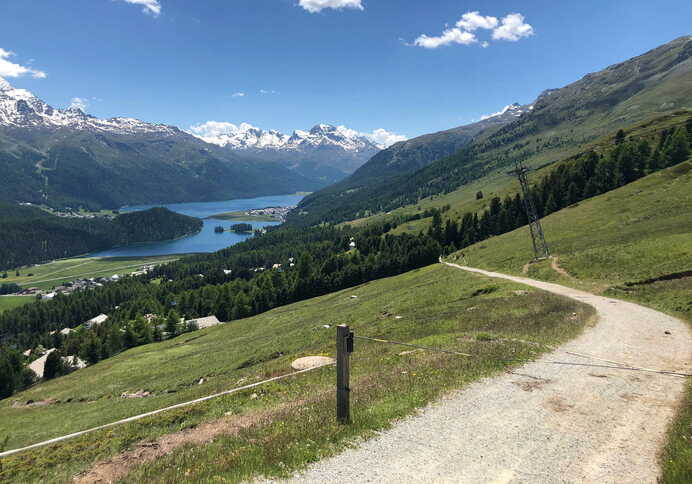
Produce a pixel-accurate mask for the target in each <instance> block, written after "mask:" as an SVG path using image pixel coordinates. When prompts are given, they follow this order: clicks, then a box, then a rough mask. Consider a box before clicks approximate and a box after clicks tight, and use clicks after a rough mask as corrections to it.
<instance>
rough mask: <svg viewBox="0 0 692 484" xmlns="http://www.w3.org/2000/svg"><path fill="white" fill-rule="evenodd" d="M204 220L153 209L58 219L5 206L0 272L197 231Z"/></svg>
mask: <svg viewBox="0 0 692 484" xmlns="http://www.w3.org/2000/svg"><path fill="white" fill-rule="evenodd" d="M201 227H202V221H201V220H199V219H196V218H194V217H188V216H186V215H181V214H178V213H174V212H171V211H170V210H168V209H165V208H152V209H149V210H144V211H140V212H132V213H126V214H122V215H118V216H116V217H115V218H113V219H112V220H108V219H103V218H91V219H86V218H66V217H58V216H55V215H52V214H50V213H48V212H45V211H43V210H41V209H39V208H37V207H29V206H19V205H12V204H7V203H2V202H0V233H2V246H0V270H7V269H12V268H15V267H19V266H23V265H29V264H36V263H39V262H45V261H48V260H51V259H59V258H64V257H69V256H75V255H81V254H86V253H88V252H93V251H96V250H104V249H108V248H113V247H119V246H123V245H129V244H133V243H138V242H152V241H157V240H168V239H174V238H177V237H181V236H183V235H188V234H191V233H195V232H198V231H199V230H200V229H201Z"/></svg>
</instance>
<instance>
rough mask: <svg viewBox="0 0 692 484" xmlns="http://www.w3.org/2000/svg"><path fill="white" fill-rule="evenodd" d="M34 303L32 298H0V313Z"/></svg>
mask: <svg viewBox="0 0 692 484" xmlns="http://www.w3.org/2000/svg"><path fill="white" fill-rule="evenodd" d="M34 301H36V299H35V298H34V297H32V296H0V313H2V312H3V311H7V310H8V309H14V308H18V307H19V306H24V305H25V304H29V303H30V302H34Z"/></svg>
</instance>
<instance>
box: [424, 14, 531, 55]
mask: <svg viewBox="0 0 692 484" xmlns="http://www.w3.org/2000/svg"><path fill="white" fill-rule="evenodd" d="M479 29H480V30H491V31H492V39H493V40H509V41H512V42H516V41H517V40H519V39H521V38H523V37H528V36H530V35H533V27H532V26H531V25H529V24H527V23H525V22H524V16H523V15H522V14H520V13H510V14H509V15H507V16H505V17H503V18H502V20H498V19H497V17H491V16H483V15H481V14H480V13H479V12H477V11H473V12H466V13H465V14H464V15H462V16H461V19H459V21H457V23H456V26H455V27H453V28H445V30H444V31H443V32H442V34H441V35H438V36H429V35H425V34H423V35H421V36H419V37H418V38H417V39H416V40H415V41H414V42H413V45H416V46H418V47H424V48H426V49H437V48H438V47H442V46H445V45H452V44H461V45H471V44H476V43H478V42H479V40H478V38H477V37H476V33H475V32H476V31H477V30H479ZM489 45H490V42H488V41H487V40H482V41H481V42H480V46H481V47H483V48H484V49H485V48H486V47H488V46H489Z"/></svg>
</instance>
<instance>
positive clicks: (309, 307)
mask: <svg viewBox="0 0 692 484" xmlns="http://www.w3.org/2000/svg"><path fill="white" fill-rule="evenodd" d="M518 289H521V286H518V285H515V284H512V283H507V282H497V281H492V282H491V281H488V280H487V279H485V278H480V277H476V276H473V275H468V274H464V273H462V272H461V271H457V270H454V269H450V268H446V267H442V266H440V265H436V266H432V267H427V268H424V269H421V270H417V271H413V272H410V273H407V274H404V275H401V276H397V277H392V278H387V279H383V280H380V281H377V282H371V283H368V284H365V285H362V286H359V287H356V288H352V289H349V290H346V291H340V292H335V293H333V294H330V295H327V296H323V297H319V298H315V299H310V300H308V301H303V302H300V303H296V304H293V305H290V306H286V307H283V308H279V309H275V310H273V311H270V312H268V313H266V314H263V315H259V316H255V317H252V318H248V319H242V320H239V321H235V322H234V323H232V324H226V325H222V326H219V327H216V328H211V329H207V330H204V331H202V332H199V333H197V334H195V335H189V334H188V335H182V336H180V337H178V338H175V339H172V340H169V341H166V342H163V343H157V344H153V345H146V346H141V347H139V348H136V349H132V350H129V351H127V352H125V353H122V354H121V355H119V356H116V357H114V358H111V359H109V360H105V361H103V362H100V363H98V364H96V365H93V366H91V367H89V368H86V369H84V370H79V371H78V372H76V373H73V374H71V375H68V376H66V377H62V378H58V379H56V380H53V381H51V382H47V383H43V384H39V385H37V386H35V387H33V388H31V389H29V390H28V391H26V392H23V393H20V394H17V395H15V396H14V397H12V398H9V399H6V400H3V401H1V402H0V409H1V410H0V415H1V416H0V426H1V427H2V428H3V430H4V431H5V432H7V435H9V438H10V440H9V442H8V448H14V447H16V446H21V445H25V444H29V443H32V442H37V441H40V440H43V439H46V438H50V437H54V436H57V435H62V434H65V433H69V432H73V431H76V430H80V429H84V428H88V427H90V426H93V425H98V424H102V423H106V422H109V421H112V420H115V419H117V418H122V417H126V416H130V415H135V414H138V413H141V412H144V411H147V410H153V409H156V408H160V407H163V406H166V405H170V404H174V403H177V402H183V401H187V400H190V399H193V398H197V397H201V396H204V395H208V394H211V393H214V392H218V391H222V390H226V389H228V388H233V387H237V386H241V385H243V384H244V383H245V384H246V383H250V382H255V381H259V380H261V379H265V378H268V377H271V376H276V375H282V374H286V373H288V372H290V371H291V369H290V364H291V362H292V361H293V360H294V359H295V358H297V357H301V356H306V355H319V354H326V355H333V345H334V343H333V338H334V329H333V326H334V325H336V324H342V323H348V324H351V326H352V327H353V328H355V330H356V331H357V332H358V333H359V334H362V335H368V336H375V337H378V336H382V337H388V338H391V339H395V340H403V341H409V342H412V343H418V344H423V345H430V346H439V347H447V348H453V349H455V350H458V351H464V352H470V353H473V354H474V355H476V356H477V358H473V359H468V358H459V357H458V356H454V355H444V354H443V355H440V354H435V353H427V352H415V351H414V352H408V353H407V352H405V351H404V350H406V349H407V348H403V349H402V348H401V347H397V346H390V345H386V346H382V345H377V344H372V343H368V342H361V341H358V342H357V343H356V345H357V348H356V353H355V354H354V358H353V366H352V382H353V395H352V399H353V415H354V418H355V421H354V424H353V425H350V426H341V425H337V424H336V423H335V422H334V418H333V411H334V410H333V405H334V401H333V378H334V373H333V369H331V368H324V369H321V370H318V371H316V372H313V373H308V374H304V375H298V376H295V377H293V378H292V379H290V380H284V381H280V382H274V383H271V384H269V385H266V386H262V387H258V388H256V389H252V390H248V391H245V392H242V393H239V394H236V395H230V396H227V397H222V398H219V399H215V400H211V401H208V402H205V403H202V404H200V405H198V406H195V407H189V408H182V409H178V410H173V411H170V412H167V413H163V414H160V415H157V416H155V417H152V418H148V419H145V420H142V421H139V422H134V423H132V424H128V425H125V426H121V427H116V428H113V429H108V430H104V431H100V432H96V433H93V434H89V435H85V436H83V437H79V438H77V439H75V440H73V441H68V442H64V443H60V444H57V445H54V446H50V447H44V448H39V449H35V450H33V451H32V452H31V453H25V454H18V455H16V456H12V457H8V458H3V466H2V470H0V477H1V478H3V479H4V480H12V481H21V482H38V481H42V482H47V481H48V482H62V481H64V480H65V479H68V478H71V476H73V475H74V474H76V473H79V472H81V471H83V470H85V469H89V468H90V467H91V465H92V464H93V463H94V462H96V461H99V460H102V459H107V458H109V457H110V456H113V455H115V454H118V453H120V452H122V451H125V450H127V449H137V448H140V446H139V444H140V443H141V442H143V441H150V440H151V439H157V438H159V437H161V436H163V435H166V434H170V433H173V432H179V431H181V430H188V431H189V430H192V429H194V428H195V427H197V428H200V429H203V428H209V427H208V425H211V426H219V427H218V428H219V432H218V433H217V434H215V438H214V443H213V444H210V445H205V446H202V447H197V446H194V447H190V449H194V450H195V454H196V457H195V462H194V464H193V463H192V462H190V463H189V464H186V465H185V466H184V467H183V468H182V470H181V468H180V467H179V466H178V465H170V463H171V460H173V461H177V462H180V461H181V459H182V458H183V457H182V454H181V452H185V451H186V449H185V448H179V449H176V448H174V449H171V452H170V455H166V453H164V454H163V455H160V456H159V457H160V458H159V459H158V460H157V461H156V462H154V463H149V464H148V463H147V460H148V459H139V458H138V459H135V460H134V461H133V464H135V465H130V464H128V465H124V466H122V467H121V468H120V471H119V476H120V477H124V475H125V474H128V473H132V474H131V475H130V479H131V480H133V481H151V480H169V481H179V480H180V479H186V480H195V481H196V480H206V479H207V478H209V477H210V476H211V475H217V476H220V475H223V476H225V477H227V478H228V479H230V480H231V481H233V482H238V481H244V480H247V479H249V478H251V477H253V476H258V475H259V474H261V473H264V472H266V473H268V474H269V475H274V476H277V475H285V474H286V473H287V472H288V471H290V470H292V469H295V468H298V467H301V466H302V465H304V464H305V463H307V462H308V461H311V460H314V459H317V458H319V457H320V456H324V455H331V454H334V453H335V452H337V451H338V450H339V449H342V448H343V447H344V446H345V445H346V444H347V442H348V441H350V440H351V439H353V438H354V437H357V436H360V435H363V436H368V435H372V431H373V430H376V429H381V428H384V427H386V426H388V424H389V422H390V421H391V420H392V419H395V418H398V417H401V416H403V415H407V414H409V413H411V412H413V411H414V409H415V408H416V407H419V406H421V405H424V404H425V403H426V402H428V401H430V400H432V399H434V398H435V397H437V396H439V395H440V394H442V393H443V392H445V391H447V390H449V389H452V388H457V387H459V386H461V385H465V384H467V383H468V382H470V381H473V380H477V379H479V378H481V377H482V376H485V375H490V374H495V373H497V372H500V371H502V370H503V369H506V368H508V367H509V366H510V365H511V363H510V362H506V361H501V360H502V359H503V357H506V355H509V354H511V355H512V356H513V357H514V358H525V357H534V356H536V355H537V354H538V353H539V352H541V351H542V347H540V346H536V345H534V344H528V343H523V342H521V341H520V340H530V341H536V342H540V343H546V344H554V343H557V342H560V341H564V340H565V339H566V338H569V337H570V336H573V335H576V334H578V333H579V332H580V331H581V329H582V327H583V325H584V324H585V323H586V321H587V320H588V319H589V318H590V317H591V316H592V314H593V313H592V311H591V309H590V308H588V307H586V306H584V305H582V304H580V303H576V302H572V301H567V300H564V299H562V298H559V297H557V296H553V295H550V294H547V293H544V292H541V291H530V292H529V293H528V294H526V295H523V296H521V297H520V296H517V295H515V294H514V291H516V290H518ZM353 296H355V297H353ZM470 308H474V309H470ZM508 311H513V312H515V313H518V312H520V313H521V316H520V317H518V318H516V319H514V320H513V321H512V323H511V324H508V321H507V318H506V314H507V312H508ZM460 313H462V314H464V315H465V316H464V318H463V319H462V320H460V319H459V318H458V314H460ZM575 314H576V316H575ZM325 324H328V325H331V328H325V327H323V325H325ZM409 349H410V348H409ZM143 390H146V391H148V392H150V395H149V396H148V397H145V398H122V397H121V395H122V394H123V393H125V392H129V393H132V392H137V391H143ZM253 394H254V396H252V395H253ZM29 400H33V401H35V402H39V401H50V402H53V403H52V404H49V405H44V406H26V405H23V403H24V402H27V401H29ZM14 402H19V404H18V405H15V404H14ZM228 419H231V420H228ZM246 419H248V420H246ZM241 421H243V422H245V421H247V423H248V425H247V426H244V425H243V426H242V429H243V431H242V432H240V433H235V432H233V431H232V430H229V431H228V432H227V435H224V433H225V432H224V430H222V429H231V428H232V427H233V425H234V424H237V423H239V422H241ZM219 453H221V454H223V455H226V456H232V457H231V460H228V459H219V458H218V456H219V455H220V454H219ZM137 464H141V466H138V465H137ZM148 466H154V467H152V468H150V469H149V468H148ZM161 466H163V467H161ZM162 468H165V470H164V471H162V470H161V469H162ZM162 472H163V473H165V474H162ZM179 472H182V473H186V472H187V474H186V475H185V477H183V476H181V475H177V473H179ZM173 474H175V475H173ZM164 475H165V477H164Z"/></svg>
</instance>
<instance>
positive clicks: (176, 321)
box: [166, 309, 180, 338]
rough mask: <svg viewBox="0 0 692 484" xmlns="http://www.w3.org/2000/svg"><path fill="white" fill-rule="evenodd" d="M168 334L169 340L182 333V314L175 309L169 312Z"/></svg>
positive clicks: (167, 321) (167, 319)
mask: <svg viewBox="0 0 692 484" xmlns="http://www.w3.org/2000/svg"><path fill="white" fill-rule="evenodd" d="M166 333H168V337H169V338H173V337H174V336H176V335H178V334H179V333H180V314H179V313H178V311H176V310H175V309H171V310H170V311H169V312H168V317H167V318H166Z"/></svg>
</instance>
